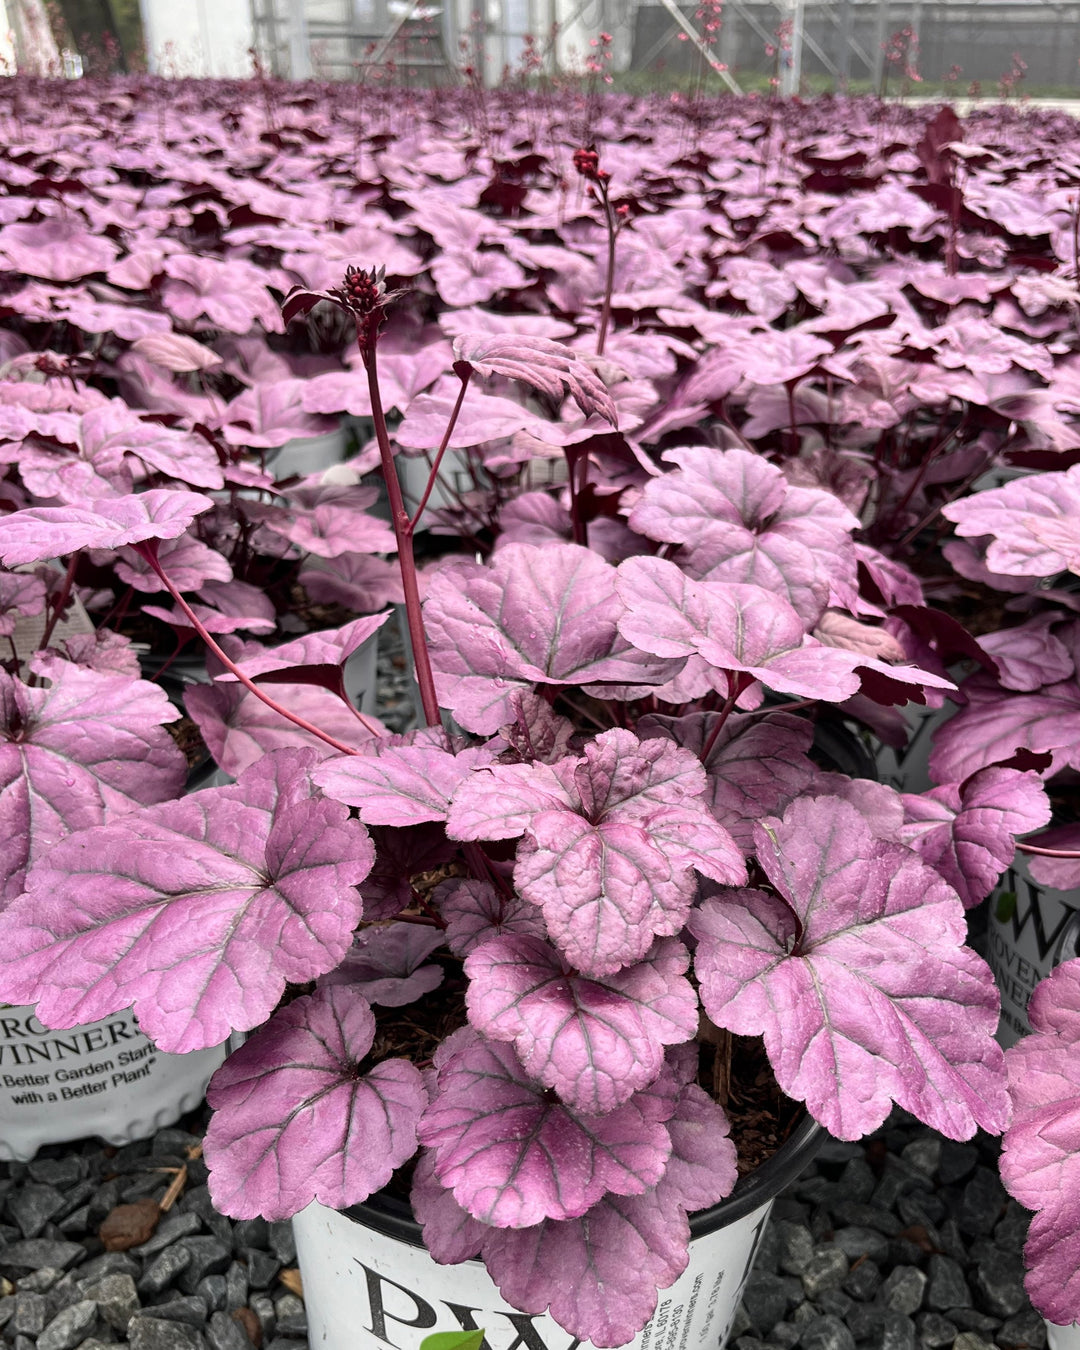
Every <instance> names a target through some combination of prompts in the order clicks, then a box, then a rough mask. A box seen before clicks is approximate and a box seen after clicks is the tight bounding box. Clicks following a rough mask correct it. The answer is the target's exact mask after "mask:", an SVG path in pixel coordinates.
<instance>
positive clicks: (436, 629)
mask: <svg viewBox="0 0 1080 1350" xmlns="http://www.w3.org/2000/svg"><path fill="white" fill-rule="evenodd" d="M622 611H623V606H622V604H621V603H620V601H619V599H618V597H617V596H616V594H615V569H614V568H613V567H611V565H610V564H608V563H606V562H604V561H603V560H602V559H601V558H599V557H597V556H596V554H595V553H592V552H591V551H590V550H589V549H586V548H580V547H579V546H578V545H576V544H560V545H552V546H550V547H548V548H534V547H532V546H531V545H528V544H508V545H507V546H506V548H503V549H500V550H499V552H498V553H497V554H496V555H495V556H494V557H493V558H492V559H491V560H490V561H489V562H488V563H487V564H480V563H472V562H468V561H465V560H462V561H459V562H455V563H454V564H452V565H449V566H444V567H443V568H441V569H440V570H438V571H436V572H435V573H434V574H433V575H432V576H431V579H430V581H429V584H428V593H427V599H426V601H425V605H424V618H425V624H426V627H427V634H428V644H429V647H430V651H431V661H432V665H433V667H434V670H435V680H436V686H437V688H438V689H439V696H440V699H441V700H442V702H443V704H444V706H446V707H448V708H449V709H450V710H451V711H452V712H453V714H454V716H455V718H457V720H458V721H459V722H460V723H461V725H462V726H463V727H466V728H467V729H468V730H469V731H475V732H477V733H479V734H480V735H491V734H492V733H493V732H495V731H497V730H498V729H499V727H500V726H502V725H504V724H505V723H507V722H509V721H511V720H512V719H513V716H514V714H513V711H512V707H511V703H510V695H511V694H512V693H514V692H515V691H516V690H521V689H523V688H531V687H532V686H533V685H534V684H559V685H564V684H573V685H588V686H595V685H596V684H597V682H599V681H611V682H612V683H617V684H626V685H639V684H640V685H649V684H658V683H661V682H662V681H663V680H664V679H666V678H667V677H668V675H669V674H670V673H673V671H674V670H675V669H677V667H676V666H675V665H673V664H672V663H670V662H668V663H664V662H658V661H656V660H654V659H652V658H650V657H647V656H645V655H644V654H642V653H640V652H636V651H634V649H633V648H632V647H631V646H630V644H629V642H628V641H625V640H624V639H622V638H620V636H619V633H618V629H617V626H616V625H617V620H618V618H619V615H620V614H621V613H622ZM593 692H597V693H599V694H600V696H601V697H602V696H603V694H602V692H601V691H600V690H599V689H595V690H593Z"/></svg>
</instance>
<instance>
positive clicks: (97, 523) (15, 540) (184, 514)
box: [0, 488, 214, 567]
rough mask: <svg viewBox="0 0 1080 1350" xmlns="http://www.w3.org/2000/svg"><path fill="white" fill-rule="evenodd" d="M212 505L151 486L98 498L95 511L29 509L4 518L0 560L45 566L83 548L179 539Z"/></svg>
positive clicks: (200, 498) (193, 494)
mask: <svg viewBox="0 0 1080 1350" xmlns="http://www.w3.org/2000/svg"><path fill="white" fill-rule="evenodd" d="M213 505H214V503H213V502H212V501H211V500H210V498H209V497H203V496H202V495H201V494H199V493H197V492H170V491H168V490H167V489H165V488H152V489H151V490H150V491H149V492H141V493H139V494H138V495H136V496H133V497H117V498H115V499H111V500H110V499H106V500H99V501H96V502H95V503H94V507H93V509H92V510H91V509H89V508H87V507H77V506H31V507H28V508H27V509H26V510H25V511H16V512H14V514H12V515H10V516H6V517H5V518H4V531H3V538H2V539H0V560H2V561H3V562H4V563H6V564H7V566H8V567H18V566H20V565H21V564H24V563H35V562H41V561H42V560H43V559H45V558H55V557H58V556H59V555H61V554H65V553H74V552H75V550H76V549H79V548H119V547H120V545H121V544H135V543H138V542H140V541H142V540H144V539H175V538H177V536H178V535H181V534H183V533H184V531H185V530H186V529H187V527H188V526H189V525H190V524H191V522H192V521H193V520H194V519H195V517H196V516H197V515H199V514H200V512H202V511H209V510H210V508H211V507H212V506H213Z"/></svg>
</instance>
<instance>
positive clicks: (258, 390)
mask: <svg viewBox="0 0 1080 1350" xmlns="http://www.w3.org/2000/svg"><path fill="white" fill-rule="evenodd" d="M304 388H305V382H304V381H303V380H274V381H272V382H263V383H260V384H256V385H255V386H254V387H253V388H251V389H245V390H244V392H243V393H242V394H239V395H238V396H237V397H236V398H234V399H233V401H232V402H231V403H230V404H229V405H228V406H227V407H226V409H225V411H224V412H223V413H222V415H221V426H222V429H223V434H224V436H225V439H226V441H228V443H229V444H230V445H243V446H250V447H252V448H259V449H270V448H272V447H274V446H278V445H284V444H285V442H286V441H291V440H293V439H295V438H296V437H298V436H322V435H325V434H326V433H327V432H328V431H333V430H334V428H335V427H336V425H337V423H336V422H335V421H333V420H332V419H330V418H327V417H317V416H315V415H314V414H312V413H306V412H304V409H303V405H302V402H301V399H302V395H303V393H304Z"/></svg>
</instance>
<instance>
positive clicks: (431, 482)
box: [395, 366, 472, 534]
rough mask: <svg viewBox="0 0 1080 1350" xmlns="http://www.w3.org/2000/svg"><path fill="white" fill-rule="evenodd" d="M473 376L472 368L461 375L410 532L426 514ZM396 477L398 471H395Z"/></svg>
mask: <svg viewBox="0 0 1080 1350" xmlns="http://www.w3.org/2000/svg"><path fill="white" fill-rule="evenodd" d="M471 376H472V367H471V366H470V367H469V368H468V369H467V370H466V371H465V373H464V374H461V375H460V376H459V378H460V379H461V388H460V389H459V390H458V396H457V402H456V403H455V404H454V411H453V412H452V413H451V414H450V421H449V422H447V424H446V430H445V431H444V432H443V438H442V443H441V444H440V446H439V451H438V454H436V456H435V463H434V464H432V465H431V471H430V473H429V474H428V481H427V487H426V488H425V489H424V495H423V496H422V497H421V498H420V505H419V506H418V507H417V508H416V515H414V516H413V518H412V519H411V520H410V521H409V532H410V534H411V533H412V531H413V530H415V529H416V524H417V521H418V520H419V519H420V517H421V516H422V515H423V514H424V507H425V506H427V504H428V498H429V497H430V496H431V494H432V492H433V491H434V488H435V480H436V479H437V478H438V476H439V465H440V464H441V463H442V459H443V455H445V454H446V447H447V446H448V445H449V444H450V437H451V436H452V435H453V434H454V427H455V426H456V425H457V420H458V413H459V412H461V405H462V403H464V401H465V390H466V389H468V387H469V380H470V378H471ZM395 476H396V470H395Z"/></svg>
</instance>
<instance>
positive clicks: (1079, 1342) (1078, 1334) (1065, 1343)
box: [1046, 1322, 1080, 1350]
mask: <svg viewBox="0 0 1080 1350" xmlns="http://www.w3.org/2000/svg"><path fill="white" fill-rule="evenodd" d="M1046 1344H1047V1346H1048V1350H1080V1322H1074V1323H1073V1324H1072V1326H1070V1327H1059V1326H1056V1325H1055V1324H1054V1323H1053V1322H1047V1324H1046Z"/></svg>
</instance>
